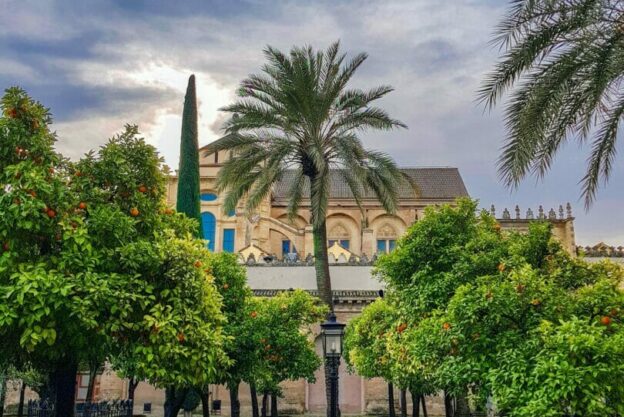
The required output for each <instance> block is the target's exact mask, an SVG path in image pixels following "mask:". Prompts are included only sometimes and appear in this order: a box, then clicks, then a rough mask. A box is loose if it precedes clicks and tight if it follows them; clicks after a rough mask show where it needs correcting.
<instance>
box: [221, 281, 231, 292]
mask: <svg viewBox="0 0 624 417" xmlns="http://www.w3.org/2000/svg"><path fill="white" fill-rule="evenodd" d="M228 288H230V286H229V284H228V283H227V282H226V283H225V284H223V289H224V290H227V289H228Z"/></svg>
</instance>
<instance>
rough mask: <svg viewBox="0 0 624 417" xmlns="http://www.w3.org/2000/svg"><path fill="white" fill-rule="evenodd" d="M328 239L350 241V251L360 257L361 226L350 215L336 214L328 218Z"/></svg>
mask: <svg viewBox="0 0 624 417" xmlns="http://www.w3.org/2000/svg"><path fill="white" fill-rule="evenodd" d="M327 239H328V240H349V247H348V248H347V249H349V251H351V252H353V253H354V254H356V255H358V254H359V253H360V248H361V247H362V246H361V245H362V237H361V232H360V225H359V224H358V223H357V222H356V221H355V220H354V219H353V218H352V217H351V216H349V215H346V214H343V213H336V214H331V215H329V216H327Z"/></svg>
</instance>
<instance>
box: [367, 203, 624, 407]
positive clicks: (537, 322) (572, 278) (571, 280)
mask: <svg viewBox="0 0 624 417" xmlns="http://www.w3.org/2000/svg"><path fill="white" fill-rule="evenodd" d="M474 209H475V205H474V204H473V203H471V202H468V201H460V202H459V203H458V207H457V208H452V207H443V208H441V209H440V210H438V211H434V210H430V211H429V212H428V213H427V216H426V217H425V218H424V219H423V220H422V221H420V222H419V223H417V224H416V225H414V226H412V228H411V229H410V230H409V232H408V233H407V235H406V236H405V237H404V238H403V239H402V240H401V241H400V242H399V245H398V247H397V250H396V251H395V252H394V253H392V254H390V255H388V256H387V257H385V258H382V259H381V260H380V262H379V264H378V272H379V273H380V274H381V275H382V277H383V279H384V280H385V281H386V282H387V283H388V285H389V287H390V291H391V292H393V296H394V297H396V299H397V300H398V304H399V306H400V309H401V310H402V312H403V314H404V315H405V317H411V318H412V320H411V322H410V323H408V326H407V327H406V329H405V330H404V331H403V332H402V335H401V337H400V338H395V339H393V343H390V344H389V351H390V355H391V356H394V357H395V358H396V359H395V360H400V361H401V363H402V367H403V372H404V373H405V374H410V373H411V374H417V373H420V374H421V375H422V376H423V377H424V378H425V379H426V380H429V381H432V382H434V383H435V386H436V387H437V388H440V389H444V390H447V391H449V392H451V393H453V394H455V395H456V396H457V397H458V398H463V397H465V396H466V394H468V393H469V394H471V395H470V398H471V399H472V402H473V405H474V406H475V407H477V408H483V407H484V406H485V403H486V400H487V399H488V398H490V399H491V400H492V401H493V403H494V405H495V407H496V408H497V410H498V411H499V412H502V413H504V414H505V415H510V416H522V417H525V416H527V417H528V416H533V415H545V416H560V415H568V416H598V415H613V414H619V413H621V412H622V405H623V404H622V401H621V398H623V396H622V392H621V390H622V389H621V387H620V384H619V382H618V381H619V380H620V378H621V377H622V376H623V375H622V372H624V367H622V365H621V363H622V360H623V359H624V356H623V355H624V348H622V346H623V345H622V343H621V341H622V337H623V336H624V333H623V332H622V329H621V327H620V311H622V308H623V307H624V297H623V294H622V291H621V290H620V289H619V286H620V284H621V280H622V271H621V270H620V268H619V267H617V266H615V265H611V264H598V265H591V264H587V263H585V262H583V261H582V260H578V259H573V258H571V257H570V256H569V255H568V254H567V253H566V252H565V251H564V250H563V249H562V248H561V247H560V245H559V244H558V243H556V242H555V241H554V240H552V237H551V231H550V226H549V224H546V223H534V224H532V225H531V226H530V228H529V231H528V233H526V234H517V233H505V232H501V230H500V227H499V226H498V225H497V224H496V222H495V220H494V219H493V218H491V217H490V216H489V215H487V214H483V215H481V216H475V215H474ZM452 235H455V236H456V238H455V239H453V238H452ZM425 255H427V256H428V257H429V258H428V260H427V259H426V256H425ZM401 263H403V264H404V266H405V267H406V268H408V267H409V268H410V269H409V270H406V269H401V268H399V266H400V264H401ZM447 405H451V404H450V403H448V402H447ZM449 408H452V407H449ZM447 411H452V410H447ZM449 414H450V412H449Z"/></svg>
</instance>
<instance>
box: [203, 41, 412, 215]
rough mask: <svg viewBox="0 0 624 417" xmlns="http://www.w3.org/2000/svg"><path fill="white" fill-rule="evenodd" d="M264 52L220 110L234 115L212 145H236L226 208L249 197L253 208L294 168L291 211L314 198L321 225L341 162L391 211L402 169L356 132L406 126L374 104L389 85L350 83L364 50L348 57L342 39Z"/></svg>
mask: <svg viewBox="0 0 624 417" xmlns="http://www.w3.org/2000/svg"><path fill="white" fill-rule="evenodd" d="M264 55H265V57H266V59H267V63H266V64H265V65H264V66H263V67H262V74H254V75H250V76H249V78H247V79H245V80H243V81H242V82H241V85H240V89H239V91H238V94H239V97H240V100H239V101H238V102H236V103H234V104H232V105H230V106H227V107H225V108H223V109H222V110H223V111H226V112H228V113H232V114H233V117H232V118H231V119H229V121H228V122H227V123H226V125H225V129H226V132H227V135H226V136H225V137H224V138H222V139H220V140H219V141H216V142H215V143H214V144H212V145H210V146H209V147H208V150H207V152H208V153H212V152H215V151H219V150H231V151H233V155H232V158H231V159H229V160H228V161H227V162H225V164H224V166H223V167H222V168H221V170H220V171H219V175H218V178H217V185H218V187H219V189H220V190H221V191H227V194H226V197H225V201H224V210H226V211H227V210H233V209H234V208H235V207H236V205H237V203H238V202H239V200H241V199H242V198H243V197H245V196H246V199H245V208H246V210H247V211H249V212H251V211H253V210H254V209H255V208H256V207H257V206H258V205H259V204H260V203H261V202H262V201H263V199H265V198H266V197H267V196H268V195H269V193H270V192H271V187H272V186H273V184H275V183H276V182H277V181H278V180H279V179H280V178H281V177H282V176H283V175H284V173H285V171H286V170H288V169H291V170H293V175H294V180H293V182H292V186H291V188H290V189H289V190H288V194H289V204H288V213H289V215H291V216H294V215H295V214H296V212H297V209H298V208H299V205H300V203H301V200H302V199H303V198H310V202H311V211H312V217H313V222H314V223H315V224H317V225H318V224H320V223H321V222H323V221H324V219H325V215H326V211H327V203H328V199H329V186H330V170H331V169H338V173H339V175H340V176H341V177H342V178H343V179H344V180H345V182H346V183H347V184H348V186H349V188H350V189H351V191H352V192H353V195H354V198H355V200H356V202H357V203H358V204H359V203H360V202H361V199H362V197H363V196H364V193H365V192H366V191H368V190H372V192H373V193H374V195H375V196H376V197H377V198H378V199H379V201H380V202H381V203H382V204H383V206H384V208H385V209H386V210H388V211H394V209H395V208H396V204H397V189H398V186H399V184H400V183H401V180H402V179H403V176H402V175H401V173H400V172H399V170H398V169H397V167H396V165H395V164H394V162H393V160H392V159H391V158H390V157H389V156H387V155H386V154H384V153H382V152H378V151H371V150H367V149H365V148H364V147H363V145H362V143H361V141H360V139H359V137H358V133H359V132H363V131H366V130H369V129H377V130H389V129H393V128H396V127H405V125H404V124H403V123H401V122H400V121H398V120H395V119H393V118H391V117H390V116H389V115H388V114H387V113H386V112H385V111H384V110H382V109H381V108H379V107H375V106H373V105H372V103H373V102H374V101H377V100H379V99H380V98H382V97H384V96H385V95H386V94H388V93H389V92H391V91H392V88H391V87H389V86H380V87H376V88H373V89H371V90H361V89H357V88H349V87H348V83H349V81H350V80H351V78H352V77H353V75H354V73H355V71H356V70H357V69H358V68H359V67H360V65H362V63H363V62H364V61H365V60H366V58H367V55H366V54H364V53H362V54H358V55H357V56H355V57H354V58H353V59H349V60H347V58H346V55H345V54H341V53H340V52H339V44H338V42H336V43H334V44H332V45H331V46H330V47H329V48H328V49H327V50H326V51H314V50H313V49H312V48H311V47H305V48H298V47H294V48H292V49H291V51H290V53H289V54H284V53H282V52H280V51H278V50H277V49H275V48H273V47H270V46H269V47H267V48H266V49H265V51H264ZM306 194H309V195H306Z"/></svg>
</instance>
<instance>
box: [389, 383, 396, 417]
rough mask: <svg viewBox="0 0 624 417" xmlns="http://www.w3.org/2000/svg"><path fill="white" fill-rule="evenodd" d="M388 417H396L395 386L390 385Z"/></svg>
mask: <svg viewBox="0 0 624 417" xmlns="http://www.w3.org/2000/svg"><path fill="white" fill-rule="evenodd" d="M388 415H389V416H390V417H396V413H395V411H394V385H392V383H390V384H388Z"/></svg>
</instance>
